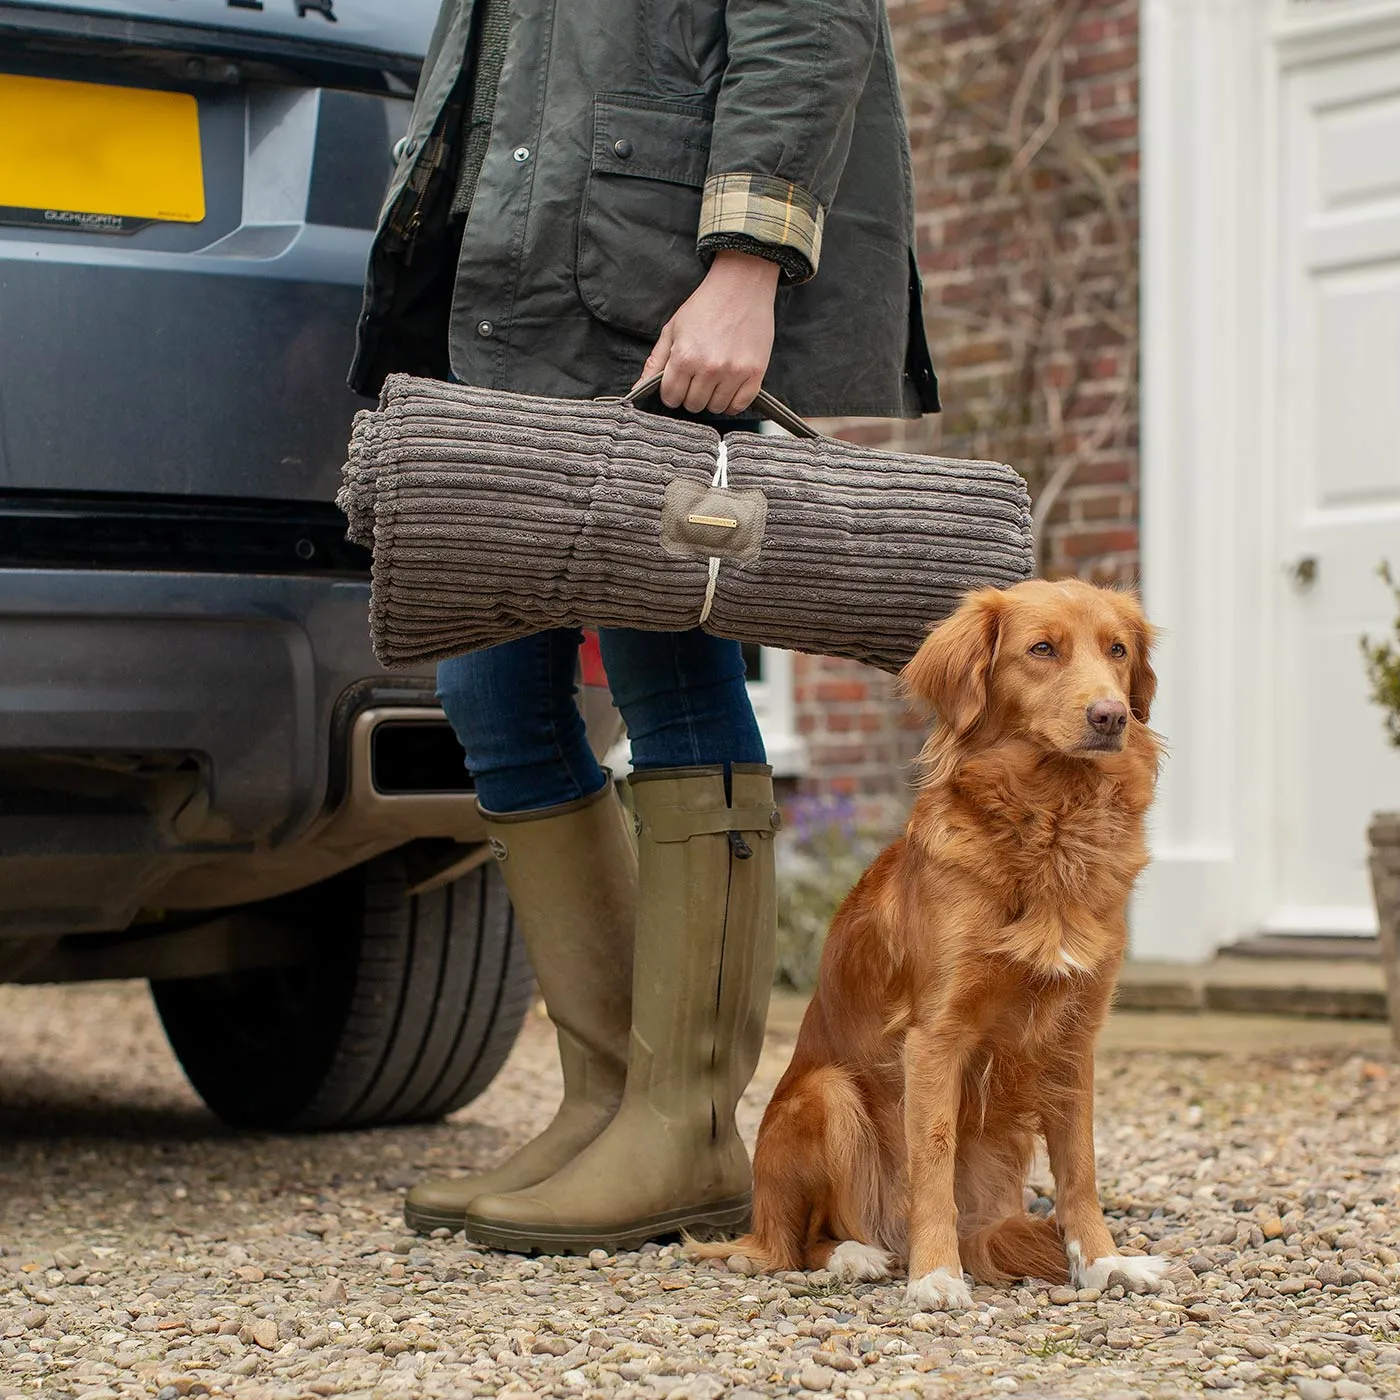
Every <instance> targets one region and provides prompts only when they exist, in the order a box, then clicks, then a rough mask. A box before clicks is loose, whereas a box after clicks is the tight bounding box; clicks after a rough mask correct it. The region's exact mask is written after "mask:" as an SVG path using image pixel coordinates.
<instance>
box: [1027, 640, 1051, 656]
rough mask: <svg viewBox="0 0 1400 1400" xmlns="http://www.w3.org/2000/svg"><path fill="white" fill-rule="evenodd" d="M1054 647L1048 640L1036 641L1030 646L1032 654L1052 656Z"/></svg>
mask: <svg viewBox="0 0 1400 1400" xmlns="http://www.w3.org/2000/svg"><path fill="white" fill-rule="evenodd" d="M1054 654H1055V648H1054V647H1053V646H1051V645H1050V643H1049V642H1037V643H1036V644H1035V645H1034V646H1033V647H1032V648H1031V655H1032V656H1054Z"/></svg>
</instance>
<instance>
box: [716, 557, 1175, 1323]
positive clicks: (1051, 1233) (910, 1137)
mask: <svg viewBox="0 0 1400 1400" xmlns="http://www.w3.org/2000/svg"><path fill="white" fill-rule="evenodd" d="M1151 644H1152V631H1151V629H1150V627H1149V626H1148V624H1147V622H1146V620H1145V619H1144V617H1143V615H1142V611H1141V609H1140V607H1139V605H1138V603H1137V601H1136V600H1135V599H1134V598H1133V597H1132V596H1131V595H1128V594H1125V593H1120V592H1116V591H1111V590H1107V589H1099V588H1093V587H1090V586H1089V585H1087V584H1083V583H1079V582H1061V583H1049V582H1043V581H1033V582H1029V583H1024V584H1020V585H1018V586H1016V587H1014V588H1011V589H1008V590H1006V591H1004V592H1002V591H997V590H995V589H984V590H981V591H978V592H975V593H973V594H971V595H970V596H969V597H968V598H967V599H966V600H965V601H964V602H963V604H962V605H961V606H960V607H959V609H958V610H957V612H956V613H955V614H954V615H953V616H952V617H950V618H949V619H948V620H947V621H946V622H944V623H943V624H942V625H941V626H939V627H937V628H935V629H934V631H933V632H932V633H931V634H930V636H929V638H928V640H927V641H926V642H925V644H924V645H923V647H922V648H921V649H920V651H919V653H918V655H917V656H915V657H914V659H913V660H912V661H911V662H910V663H909V665H908V666H907V667H906V668H905V671H904V674H903V678H902V681H903V685H904V688H905V690H906V692H907V694H908V695H909V696H910V697H912V698H913V699H915V700H917V701H919V702H922V703H923V704H925V705H927V706H928V707H929V708H930V709H931V710H932V711H933V712H935V713H936V715H937V716H938V723H937V725H936V727H935V728H934V730H933V733H932V735H931V737H930V738H929V740H928V743H927V744H926V746H925V748H924V752H923V755H922V760H921V762H922V772H923V782H922V786H921V792H920V794H919V797H918V800H917V802H916V805H915V807H914V811H913V815H912V816H911V818H910V821H909V824H908V828H907V830H906V832H905V834H904V836H903V837H901V838H900V839H899V840H897V841H895V842H894V843H893V844H892V845H890V846H889V847H888V848H887V849H886V850H885V851H884V852H883V853H882V854H881V855H880V856H879V857H878V858H877V859H876V860H875V861H874V863H873V864H872V865H871V867H870V868H869V870H867V871H866V873H865V874H864V876H863V877H862V878H861V880H860V882H859V883H858V884H857V885H856V887H855V889H854V890H852V891H851V893H850V895H849V896H848V897H847V898H846V900H845V902H844V903H843V904H842V906H841V908H840V910H839V911H838V912H837V914H836V917H835V920H834V922H833V924H832V927H831V932H830V935H829V938H828V941H827V944H826V948H825V951H824V953H823V956H822V962H821V970H820V977H819V985H818V988H817V991H816V994H815V996H814V998H813V1000H812V1003H811V1005H810V1007H809V1008H808V1011H807V1014H806V1017H805V1018H804V1020H803V1023H802V1029H801V1032H800V1034H799V1036H798V1040H797V1045H796V1048H795V1050H794V1053H793V1057H792V1062H791V1064H790V1065H789V1066H788V1069H787V1072H786V1073H785V1074H784V1076H783V1078H782V1080H781V1082H780V1083H779V1085H778V1087H777V1089H776V1091H775V1092H774V1095H773V1099H772V1102H771V1103H770V1104H769V1106H768V1110H767V1112H766V1113H765V1115H764V1118H763V1124H762V1127H761V1129H760V1131H759V1137H758V1149H757V1152H756V1154H755V1158H754V1208H753V1230H752V1233H751V1234H749V1235H746V1236H744V1238H743V1239H741V1240H738V1241H735V1242H731V1243H724V1244H711V1245H702V1246H696V1250H697V1252H698V1253H701V1254H704V1255H709V1256H716V1255H719V1256H723V1255H726V1254H734V1253H739V1254H742V1255H745V1256H747V1257H748V1258H750V1259H752V1260H754V1261H755V1262H757V1263H758V1264H759V1265H760V1266H761V1267H763V1268H765V1269H774V1270H782V1269H818V1268H825V1267H831V1268H833V1269H834V1270H835V1271H836V1272H838V1273H842V1272H844V1274H845V1276H846V1277H849V1278H857V1277H865V1278H872V1277H878V1276H880V1271H881V1268H882V1267H883V1268H885V1269H888V1267H890V1266H891V1265H892V1264H893V1262H894V1260H896V1259H899V1260H903V1261H905V1263H906V1264H907V1268H908V1273H909V1278H910V1280H911V1283H910V1296H911V1299H912V1300H913V1301H914V1302H915V1303H917V1304H918V1305H920V1306H924V1307H949V1306H958V1305H961V1304H963V1303H965V1302H967V1301H970V1297H968V1296H966V1294H967V1290H966V1288H965V1286H964V1284H963V1282H962V1271H963V1270H964V1269H966V1270H967V1271H968V1272H970V1273H971V1274H972V1275H973V1277H974V1278H976V1279H977V1280H979V1281H983V1282H989V1283H991V1282H1002V1281H1005V1280H1007V1279H1009V1278H1015V1277H1022V1276H1035V1277H1040V1278H1044V1279H1048V1280H1051V1281H1063V1280H1064V1279H1066V1278H1068V1277H1071V1276H1072V1277H1074V1278H1075V1279H1076V1280H1077V1281H1079V1282H1080V1283H1083V1282H1085V1281H1086V1280H1087V1281H1093V1280H1095V1279H1102V1278H1103V1277H1106V1272H1107V1271H1108V1270H1109V1269H1110V1268H1114V1269H1117V1270H1119V1271H1120V1272H1122V1271H1124V1270H1126V1271H1127V1272H1128V1274H1129V1275H1130V1282H1134V1283H1136V1284H1139V1285H1140V1286H1142V1287H1150V1286H1152V1285H1151V1282H1150V1277H1151V1276H1155V1275H1156V1273H1157V1270H1158V1267H1159V1265H1160V1264H1161V1262H1162V1261H1158V1260H1151V1261H1147V1260H1141V1261H1139V1260H1131V1259H1130V1260H1124V1259H1121V1258H1119V1257H1118V1256H1116V1255H1115V1254H1114V1252H1113V1241H1112V1238H1111V1236H1110V1235H1109V1232H1108V1229H1107V1227H1106V1225H1105V1223H1104V1219H1103V1214H1102V1210H1101V1208H1100V1205H1099V1202H1098V1187H1097V1182H1096V1177H1095V1168H1094V1145H1093V1071H1094V1065H1093V1051H1094V1042H1095V1039H1096V1037H1097V1034H1098V1031H1099V1029H1100V1027H1101V1026H1102V1024H1103V1021H1104V1018H1105V1015H1106V1014H1107V1011H1108V1006H1109V1002H1110V999H1111V997H1112V993H1113V987H1114V983H1115V980H1116V977H1117V973H1118V968H1119V965H1120V962H1121V960H1122V956H1123V951H1124V946H1125V942H1126V936H1127V935H1126V924H1125V910H1126V906H1127V902H1128V896H1129V892H1130V891H1131V889H1132V887H1133V882H1134V881H1135V880H1136V878H1137V876H1138V874H1139V872H1140V871H1141V870H1142V869H1143V867H1144V865H1145V864H1146V862H1147V848H1146V843H1145V839H1144V832H1143V817H1144V814H1145V813H1146V811H1147V808H1148V805H1149V804H1150V802H1151V800H1152V794H1153V788H1154V786H1155V782H1156V777H1157V769H1158V763H1159V758H1160V753H1161V746H1160V743H1159V741H1158V739H1157V738H1156V736H1155V735H1154V734H1153V733H1152V732H1151V731H1150V730H1149V729H1148V727H1147V721H1148V715H1149V711H1150V709H1151V705H1152V698H1153V692H1154V690H1155V688H1156V678H1155V676H1154V675H1153V671H1152V667H1151V665H1150V662H1149V652H1150V650H1151ZM1125 710H1126V713H1124V711H1125ZM1095 716H1097V718H1098V721H1099V724H1098V726H1097V727H1096V726H1095V724H1094V722H1093V721H1094V717H1095ZM1115 725H1117V726H1121V730H1120V732H1117V733H1112V732H1107V731H1109V730H1112V729H1113V728H1114V726H1115ZM1038 1133H1039V1134H1043V1135H1044V1136H1045V1138H1046V1140H1047V1146H1048V1149H1049V1154H1050V1160H1051V1164H1052V1167H1053V1170H1054V1173H1055V1178H1056V1182H1057V1205H1056V1211H1055V1215H1054V1217H1053V1218H1052V1219H1050V1220H1045V1219H1040V1218H1037V1217H1034V1216H1031V1215H1028V1214H1026V1212H1025V1210H1024V1208H1023V1204H1022V1187H1023V1185H1024V1182H1025V1177H1026V1171H1027V1168H1028V1166H1029V1164H1030V1160H1031V1154H1032V1149H1033V1146H1034V1139H1035V1136H1036V1135H1037V1134H1038ZM846 1241H856V1242H859V1244H858V1245H856V1246H848V1245H844V1242H846ZM859 1245H863V1246H866V1247H867V1248H866V1249H864V1250H862V1249H860V1248H859ZM838 1247H841V1248H840V1249H838ZM1067 1251H1068V1257H1067ZM833 1256H835V1257H833ZM886 1256H888V1257H886ZM882 1258H883V1259H884V1264H883V1266H881V1265H880V1263H879V1261H880V1260H881V1259H882ZM1136 1265H1141V1266H1142V1267H1139V1268H1137V1269H1136V1270H1134V1267H1133V1266H1136Z"/></svg>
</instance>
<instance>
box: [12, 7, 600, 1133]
mask: <svg viewBox="0 0 1400 1400" xmlns="http://www.w3.org/2000/svg"><path fill="white" fill-rule="evenodd" d="M436 9H437V0H314V2H312V0H136V3H115V2H114V0H73V3H68V2H67V0H23V2H22V3H12V2H11V0H0V980H6V979H8V980H11V981H31V982H41V981H42V982H52V981H67V980H80V979H88V978H99V977H145V978H149V979H150V980H151V984H152V988H153V992H154V996H155V1000H156V1004H157V1006H158V1008H159V1010H160V1014H161V1016H162V1018H163V1019H164V1022H165V1026H166V1029H167V1031H168V1033H169V1036H170V1039H171V1043H172V1044H173V1046H174V1048H175V1050H176V1053H177V1054H178V1055H179V1056H180V1058H181V1060H182V1062H183V1063H184V1066H185V1068H186V1070H187V1072H188V1073H189V1076H190V1078H191V1080H192V1081H193V1083H194V1085H195V1087H196V1088H197V1089H198V1090H199V1091H200V1093H201V1094H202V1095H203V1096H204V1098H205V1099H206V1101H207V1102H208V1103H209V1105H210V1106H211V1107H212V1108H213V1109H214V1110H215V1111H216V1112H217V1113H219V1114H220V1115H222V1116H223V1117H224V1118H226V1119H227V1120H229V1121H230V1122H233V1123H237V1124H243V1125H250V1126H258V1127H274V1128H280V1127H291V1128H315V1127H332V1126H350V1125H365V1124H371V1123H382V1122H389V1121H404V1120H412V1119H425V1118H432V1117H436V1116H439V1115H441V1114H443V1113H446V1112H448V1111H450V1110H451V1109H453V1108H456V1107H458V1106H460V1105H461V1104H463V1103H465V1102H467V1101H468V1100H469V1099H471V1098H472V1097H474V1096H475V1095H476V1094H477V1093H479V1092H480V1091H481V1090H482V1089H483V1088H484V1087H485V1085H486V1084H487V1083H488V1082H489V1081H490V1079H491V1077H492V1076H493V1075H494V1073H495V1072H496V1070H497V1069H498V1068H499V1066H500V1064H501V1062H502V1060H503V1059H504V1057H505V1055H506V1053H507V1051H508V1050H509V1048H510V1045H511V1043H512V1042H513V1040H514V1037H515V1034H516V1031H517V1029H518V1027H519V1023H520V1019H521V1016H522V1014H523V1011H524V1008H525V1004H526V1001H527V998H528V995H529V991H530V986H531V978H530V972H529V968H528V966H527V964H526V962H525V960H524V956H523V953H522V951H521V949H520V946H519V944H518V942H517V941H516V939H515V937H514V934H513V932H512V928H511V917H510V909H509V904H508V902H507V900H506V898H505V895H504V891H503V889H502V886H501V884H500V882H499V879H498V877H497V876H496V874H495V871H494V868H492V867H491V866H490V865H489V864H487V863H486V862H484V861H483V859H482V853H483V851H484V847H483V846H482V844H481V842H482V830H481V827H480V824H479V820H478V818H477V816H476V812H475V808H474V803H473V800H472V795H471V791H470V779H469V777H468V775H467V774H466V773H465V772H464V771H463V768H462V763H461V754H460V750H459V749H458V748H457V745H456V743H455V740H454V739H453V737H452V735H451V732H450V730H449V729H448V727H447V725H446V723H445V721H444V719H443V717H442V714H441V711H440V710H439V709H438V708H437V706H436V701H435V699H434V695H433V684H432V677H431V674H430V673H428V672H423V673H419V674H396V675H393V676H390V675H387V674H385V673H383V672H382V671H380V669H379V668H378V667H377V666H376V665H375V663H374V660H373V658H372V656H371V654H370V651H369V646H368V638H367V628H366V616H365V615H366V604H367V599H368V562H369V561H368V558H367V556H366V555H364V554H363V553H361V552H360V551H357V550H356V549H354V548H353V547H351V546H349V545H348V544H347V543H346V542H345V539H344V521H343V519H342V518H341V517H340V515H339V513H338V511H337V510H336V509H335V507H334V505H333V500H334V496H335V491H336V488H337V485H338V479H339V470H340V466H341V463H342V461H343V460H344V455H345V444H346V441H347V438H348V435H349V428H350V420H351V416H352V414H353V413H354V412H355V410H356V409H357V408H358V407H362V406H363V404H362V403H361V402H360V401H359V400H357V399H355V398H354V396H353V395H351V393H350V392H349V391H348V390H347V389H346V387H345V382H344V381H345V372H346V368H347V365H348V362H349V359H350V356H351V353H352V349H353V337H354V329H355V322H356V318H357V316H358V313H359V306H360V288H361V282H362V277H363V272H364V265H365V258H366V254H367V251H368V246H369V240H370V234H371V230H372V229H373V227H374V224H375V221H376V216H377V214H378V211H379V205H380V202H381V200H382V198H383V194H384V191H385V188H386V185H387V183H388V180H389V176H390V174H391V172H392V169H393V162H394V159H395V146H396V143H397V142H398V141H399V140H400V138H401V137H402V134H403V132H404V129H405V126H406V123H407V119H408V112H409V105H410V100H411V96H412V92H413V87H414V83H415V81H416V78H417V71H418V65H419V62H420V60H421V56H422V54H423V51H424V49H425V46H426V43H427V39H428V34H429V30H430V27H431V25H432V22H433V19H434V17H435V13H436ZM599 713H600V716H602V715H606V714H607V713H609V712H608V711H607V710H606V709H604V708H603V707H602V706H600V707H599Z"/></svg>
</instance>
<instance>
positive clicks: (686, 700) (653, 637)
mask: <svg viewBox="0 0 1400 1400" xmlns="http://www.w3.org/2000/svg"><path fill="white" fill-rule="evenodd" d="M598 638H599V641H600V642H601V643H602V650H603V665H604V666H605V667H606V668H607V672H608V683H609V685H611V687H612V693H613V699H614V700H615V701H616V703H617V708H618V709H619V710H621V711H622V718H623V719H624V720H625V721H626V722H627V734H628V737H629V738H630V739H631V741H632V766H633V767H634V768H689V767H693V766H698V765H701V764H709V763H724V764H729V763H763V762H766V757H765V754H764V750H763V737H762V736H761V735H760V734H759V732H758V721H757V720H755V719H754V713H753V706H752V705H751V704H750V703H749V691H748V686H747V684H746V682H745V678H744V657H743V652H742V650H741V648H740V646H739V643H738V642H730V641H724V640H722V639H721V638H719V637H712V636H710V635H709V633H707V632H702V631H700V630H699V629H698V628H697V629H696V630H695V631H692V632H638V631H633V630H631V629H630V628H616V629H614V628H603V629H601V630H600V632H599V634H598Z"/></svg>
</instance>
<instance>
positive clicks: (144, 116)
mask: <svg viewBox="0 0 1400 1400" xmlns="http://www.w3.org/2000/svg"><path fill="white" fill-rule="evenodd" d="M0 132H3V133H4V135H3V138H0V219H3V220H4V221H5V222H9V223H15V222H20V223H26V224H36V225H41V226H43V227H46V228H65V227H67V228H81V229H85V230H88V231H93V232H107V233H129V232H131V231H132V230H133V229H135V228H138V227H140V226H141V225H142V224H145V223H151V222H156V221H164V222H171V223H180V224H197V223H199V222H200V220H201V219H203V218H204V160H203V156H202V154H201V151H200V145H199V106H198V103H197V102H196V101H195V99H194V98H193V97H191V96H189V95H188V94H187V93H181V92H153V91H151V90H149V89H147V88H126V87H108V86H106V85H103V84H98V83H73V82H61V81H57V80H55V79H52V78H22V77H17V76H15V75H13V74H0Z"/></svg>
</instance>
